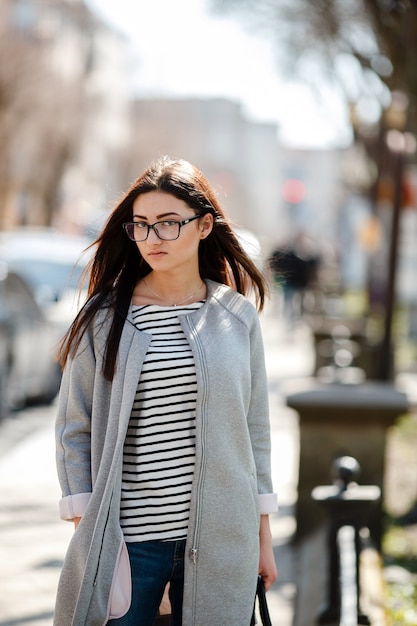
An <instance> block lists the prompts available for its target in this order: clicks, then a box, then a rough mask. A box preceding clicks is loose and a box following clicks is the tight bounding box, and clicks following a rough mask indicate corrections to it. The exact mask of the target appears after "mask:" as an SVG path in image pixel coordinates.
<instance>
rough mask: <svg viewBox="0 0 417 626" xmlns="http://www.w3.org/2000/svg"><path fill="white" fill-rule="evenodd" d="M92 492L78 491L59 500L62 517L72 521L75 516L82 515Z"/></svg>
mask: <svg viewBox="0 0 417 626" xmlns="http://www.w3.org/2000/svg"><path fill="white" fill-rule="evenodd" d="M90 498H91V493H76V494H74V495H73V496H65V498H62V500H60V501H59V515H60V517H61V519H63V520H66V521H71V520H73V519H74V518H75V517H82V516H83V515H84V512H85V510H86V508H87V505H88V503H89V501H90Z"/></svg>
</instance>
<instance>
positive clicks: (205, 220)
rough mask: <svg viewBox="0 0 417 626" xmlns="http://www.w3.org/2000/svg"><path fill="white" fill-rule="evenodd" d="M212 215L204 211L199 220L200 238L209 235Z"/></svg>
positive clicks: (212, 221) (211, 226)
mask: <svg viewBox="0 0 417 626" xmlns="http://www.w3.org/2000/svg"><path fill="white" fill-rule="evenodd" d="M213 223H214V220H213V216H212V214H211V213H206V214H205V215H203V217H202V218H201V220H200V239H205V238H206V237H208V236H209V234H210V233H211V231H212V230H213Z"/></svg>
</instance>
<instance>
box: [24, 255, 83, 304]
mask: <svg viewBox="0 0 417 626" xmlns="http://www.w3.org/2000/svg"><path fill="white" fill-rule="evenodd" d="M13 267H14V268H15V269H16V270H17V271H18V272H20V273H21V274H22V275H23V276H24V277H25V278H26V280H27V281H28V282H29V283H30V285H31V286H32V289H33V290H34V292H35V294H36V296H37V298H38V299H39V298H40V299H42V300H49V301H53V300H59V298H60V297H61V296H62V294H63V293H64V292H65V291H68V290H72V289H78V288H79V287H80V279H81V274H82V272H83V269H84V268H83V267H82V266H81V265H74V264H70V263H60V262H58V261H57V262H52V261H45V260H43V259H25V260H15V261H13Z"/></svg>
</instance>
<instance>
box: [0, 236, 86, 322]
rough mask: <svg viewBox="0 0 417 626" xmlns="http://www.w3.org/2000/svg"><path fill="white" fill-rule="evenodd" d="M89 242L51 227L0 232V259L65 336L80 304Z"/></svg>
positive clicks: (84, 238) (81, 237)
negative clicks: (23, 280)
mask: <svg viewBox="0 0 417 626" xmlns="http://www.w3.org/2000/svg"><path fill="white" fill-rule="evenodd" d="M90 244H91V240H90V239H88V238H87V237H83V236H75V235H67V234H63V233H60V232H58V231H57V230H55V229H53V228H32V227H31V228H19V229H15V230H11V231H5V232H1V233H0V260H3V261H5V262H6V263H7V265H8V266H9V268H10V269H11V270H13V271H16V272H17V273H19V274H20V275H21V276H22V277H23V278H24V279H25V280H26V282H27V283H28V284H29V285H30V287H31V289H32V291H33V293H34V295H35V298H36V301H37V302H38V304H39V306H40V307H41V308H42V309H43V310H44V312H45V314H46V315H47V316H48V318H49V319H50V320H51V321H53V322H54V323H56V324H59V325H61V330H62V333H64V332H65V331H66V330H67V328H68V325H69V323H70V322H71V321H72V319H73V318H74V316H75V314H76V312H77V310H78V308H79V306H80V302H79V300H78V289H79V286H80V278H81V274H82V272H83V270H84V268H85V265H86V263H87V262H88V259H89V256H90V255H89V253H88V252H85V251H86V249H87V248H88V246H89V245H90Z"/></svg>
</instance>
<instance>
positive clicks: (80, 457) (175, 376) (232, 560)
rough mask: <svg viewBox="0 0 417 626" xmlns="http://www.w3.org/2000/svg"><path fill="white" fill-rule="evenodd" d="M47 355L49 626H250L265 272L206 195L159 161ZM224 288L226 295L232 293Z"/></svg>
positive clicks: (263, 460) (265, 428) (173, 165)
mask: <svg viewBox="0 0 417 626" xmlns="http://www.w3.org/2000/svg"><path fill="white" fill-rule="evenodd" d="M89 276H90V277H89V291H88V293H89V297H88V300H87V302H86V304H85V305H84V306H83V308H82V309H81V311H80V313H79V315H78V316H77V318H76V319H75V321H74V322H73V324H72V326H71V328H70V329H69V331H68V334H67V335H66V337H65V339H64V341H63V344H62V347H61V354H60V356H61V361H62V363H63V366H64V373H63V380H62V387H61V391H60V396H59V405H58V415H57V422H56V437H57V467H58V475H59V480H60V483H61V488H62V494H63V497H62V500H61V502H60V512H61V516H62V518H63V519H67V520H72V521H74V523H75V526H76V530H75V533H74V536H73V539H72V541H71V542H70V545H69V548H68V551H67V555H66V559H65V563H64V566H63V569H62V572H61V577H60V583H59V588H58V594H57V602H56V609H55V622H54V623H55V626H69V625H70V624H74V625H76V626H81V625H83V626H84V625H87V626H88V625H90V624H91V625H93V624H104V623H106V622H107V621H109V620H112V623H114V624H115V625H116V624H117V625H118V626H131V625H135V626H151V624H153V621H154V619H155V616H156V615H157V613H158V607H159V604H160V602H161V598H162V597H163V593H164V589H165V587H166V585H167V584H169V597H170V601H171V611H172V618H171V624H173V625H174V626H178V625H180V624H182V625H183V626H212V625H213V624H239V625H240V624H245V625H249V623H250V621H251V615H252V613H253V605H254V598H255V590H256V583H257V576H258V572H259V573H260V575H261V576H262V578H263V580H264V583H265V587H266V588H267V589H268V588H269V587H270V585H271V584H272V583H273V582H274V580H275V579H276V576H277V571H276V565H275V561H274V556H273V549H272V539H271V532H270V528H269V516H268V514H269V513H272V512H274V511H275V510H276V496H275V494H274V493H273V492H272V484H271V477H270V430H269V419H268V396H267V384H266V375H265V364H264V355H263V344H262V338H261V332H260V325H259V320H258V315H257V312H256V309H255V307H254V305H253V304H252V303H251V302H250V301H249V300H248V299H247V298H246V297H245V293H246V292H247V290H248V289H249V287H250V288H251V290H252V291H253V292H254V294H255V302H256V304H257V308H258V309H259V310H261V309H262V306H263V304H264V298H265V295H266V283H265V279H264V277H263V275H262V274H261V273H260V271H259V270H258V269H257V268H256V266H255V264H254V263H253V261H252V260H251V259H250V257H249V256H248V255H247V253H246V252H245V251H244V250H243V248H242V247H241V245H240V244H239V242H238V240H237V238H236V236H235V235H234V233H233V231H232V229H231V227H230V225H229V223H228V221H227V219H226V217H225V215H224V213H223V210H222V208H221V207H220V205H219V203H218V201H217V199H216V197H215V194H214V192H213V190H212V189H211V187H210V186H209V183H208V182H207V180H206V179H205V177H204V176H203V175H202V173H201V172H200V171H198V170H197V169H196V168H195V167H194V166H192V165H191V164H189V163H188V162H186V161H182V160H172V159H169V158H168V157H165V158H162V159H160V160H158V161H157V162H155V163H154V164H152V165H151V166H150V167H149V168H148V169H147V170H146V171H145V172H144V173H143V174H142V175H141V176H140V177H139V178H138V179H137V180H136V181H135V182H134V183H133V185H132V186H131V187H130V189H129V190H128V191H127V193H126V195H125V196H124V197H123V198H122V199H121V200H120V202H119V203H118V204H117V206H116V207H115V209H114V211H113V212H112V214H111V215H110V217H109V219H108V221H107V223H106V225H105V226H104V228H103V230H102V232H101V234H100V235H99V237H98V238H97V241H96V252H95V255H94V257H93V260H92V262H91V267H90V275H89ZM231 285H232V286H231Z"/></svg>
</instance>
